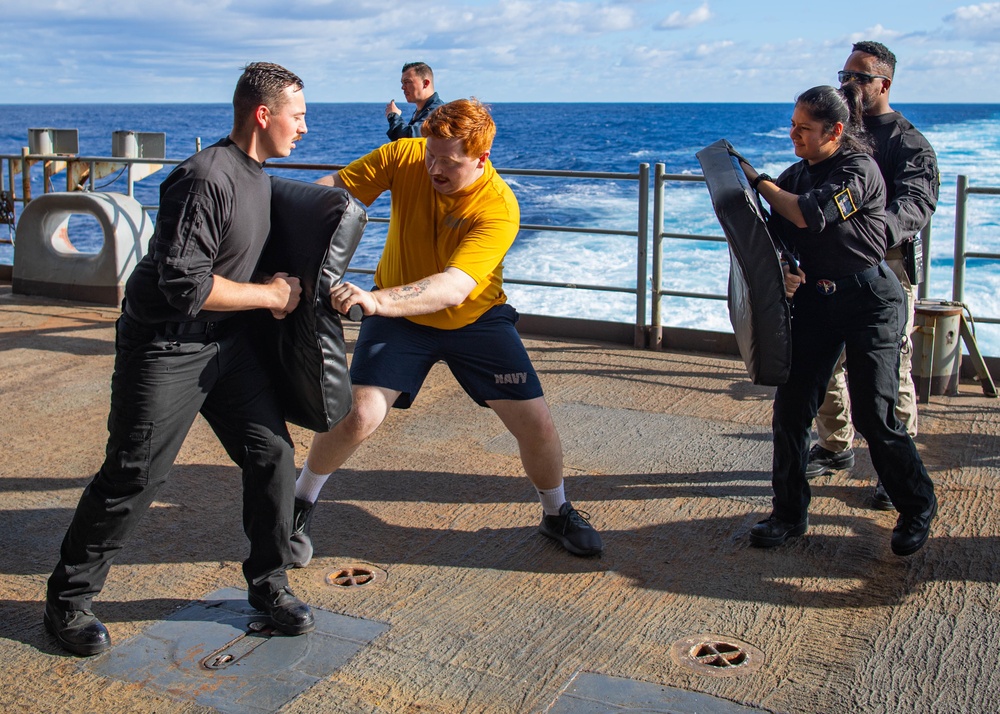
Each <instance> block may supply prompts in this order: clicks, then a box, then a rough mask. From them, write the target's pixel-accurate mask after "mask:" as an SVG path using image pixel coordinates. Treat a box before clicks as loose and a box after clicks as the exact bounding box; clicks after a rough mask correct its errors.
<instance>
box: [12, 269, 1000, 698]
mask: <svg viewBox="0 0 1000 714" xmlns="http://www.w3.org/2000/svg"><path fill="white" fill-rule="evenodd" d="M115 316H116V311H115V310H113V309H111V308H100V307H93V306H87V305H80V304H72V303H64V302H57V301H51V300H42V299H36V298H27V297H23V296H19V295H12V294H11V292H10V288H9V286H3V287H0V395H2V400H3V403H2V416H0V424H2V429H0V433H2V438H3V447H4V448H3V457H4V458H3V463H2V466H0V499H2V503H0V511H2V515H0V534H2V535H0V543H2V546H3V547H2V549H0V612H2V613H3V616H2V618H0V657H2V659H3V661H4V663H5V665H4V673H3V675H2V676H0V710H3V711H31V712H62V711H108V712H115V711H135V712H157V713H164V712H199V711H212V709H211V708H209V707H206V706H203V705H202V704H199V700H197V699H196V698H195V697H193V696H192V695H191V694H190V692H187V691H186V690H184V689H183V688H175V689H171V688H169V687H161V686H156V685H155V684H154V683H152V682H143V681H132V680H129V679H126V678H120V677H115V676H107V675H105V674H103V672H105V671H107V669H106V668H105V669H102V668H101V667H100V666H99V662H100V659H101V657H109V656H110V655H112V654H113V653H115V652H117V651H119V650H120V649H121V648H126V647H128V646H129V645H130V643H135V642H137V641H139V640H141V638H142V637H144V636H145V635H146V633H148V632H150V631H151V630H154V628H155V631H156V632H159V633H162V632H163V627H164V625H163V623H164V621H168V620H169V618H170V617H171V616H172V615H174V614H175V613H177V612H178V611H179V610H181V609H182V608H185V607H188V606H190V605H191V604H192V603H196V602H198V601H201V600H202V599H203V598H206V597H207V596H208V595H209V594H211V593H213V592H215V591H219V590H220V589H226V588H230V589H232V588H236V589H241V588H245V583H244V581H243V578H242V574H241V570H240V563H241V560H242V558H243V557H244V556H245V553H246V550H247V543H246V540H245V537H244V535H243V532H242V528H241V525H240V474H239V471H238V470H237V468H236V467H235V466H233V465H232V464H231V462H229V461H228V459H227V458H226V455H225V453H224V452H223V450H222V448H221V446H220V445H219V443H218V442H217V441H216V440H215V438H214V436H213V435H212V434H211V432H210V430H209V429H208V428H207V426H206V424H205V423H204V422H202V421H199V422H197V423H196V425H195V427H194V429H193V430H192V432H191V434H190V435H189V437H188V439H187V441H186V443H185V446H184V449H183V450H182V452H181V454H180V457H179V459H178V461H177V464H176V466H175V468H174V471H173V473H172V476H171V479H170V481H169V483H168V484H167V486H166V487H165V488H164V489H163V490H162V491H161V492H160V494H159V495H158V498H157V501H156V503H155V505H154V507H153V508H152V509H151V510H150V512H149V513H148V514H147V515H146V517H145V519H144V520H143V522H142V524H141V525H140V528H139V530H138V532H137V534H136V535H135V537H134V538H133V539H132V540H131V541H130V542H129V544H128V545H127V547H126V548H125V549H124V550H123V551H122V553H121V555H120V557H119V558H118V560H117V561H116V563H115V565H114V567H113V568H112V571H111V576H110V578H109V580H108V583H107V586H106V587H105V589H104V591H103V593H102V594H101V596H100V598H99V599H98V600H97V601H95V604H94V609H95V611H96V612H97V614H98V615H99V616H100V617H101V618H102V619H103V620H104V622H105V623H106V624H107V625H108V627H109V629H110V631H111V634H112V638H113V641H114V644H115V647H114V648H113V649H112V651H111V652H109V653H107V654H106V655H102V656H101V657H98V658H93V659H90V660H81V659H78V658H75V657H71V656H67V655H65V654H64V653H63V652H62V651H61V650H60V649H59V648H58V646H57V645H56V643H55V642H54V640H53V639H52V638H51V637H50V636H49V635H48V634H47V633H46V632H45V630H44V628H43V626H42V618H41V613H42V603H43V597H44V589H45V580H46V578H47V576H48V573H49V572H50V570H51V568H52V566H53V565H54V563H55V561H56V558H57V552H58V547H59V542H60V540H61V538H62V536H63V533H64V532H65V529H66V526H67V525H68V523H69V520H70V518H71V516H72V513H73V510H74V508H75V505H76V501H77V499H78V498H79V494H80V491H81V489H82V488H83V487H84V485H85V484H86V483H87V482H88V480H89V478H90V477H91V475H92V473H93V472H94V471H95V470H96V469H97V467H98V466H99V465H100V460H101V456H102V454H103V450H104V445H105V440H106V429H105V423H106V419H107V409H108V397H109V380H110V374H111V368H112V362H113V345H112V337H113V321H114V318H115ZM354 330H356V328H354V327H349V328H348V337H349V340H350V343H351V344H352V343H353V337H354V335H355V334H356V333H355V332H354ZM526 342H527V344H528V347H529V350H530V352H531V355H532V358H533V359H534V360H535V364H536V367H537V369H538V371H539V373H540V376H541V379H542V383H543V386H544V387H545V390H546V397H547V399H548V401H549V403H550V405H551V407H552V411H553V414H554V416H555V420H556V423H557V425H558V427H559V429H560V433H561V435H562V439H563V447H564V451H565V462H566V475H567V491H568V495H569V497H570V498H571V499H572V501H573V503H574V505H576V506H577V507H578V508H579V509H581V510H584V511H587V512H588V513H589V514H590V516H591V519H592V522H593V524H594V525H595V526H596V527H597V528H598V529H599V530H600V531H601V533H602V534H603V537H604V541H605V547H606V550H605V553H604V555H603V556H601V557H599V558H576V557H573V556H570V555H568V554H566V553H565V552H563V551H562V550H561V549H560V548H559V547H557V546H556V545H554V544H553V543H552V542H550V541H548V540H547V539H546V538H544V537H542V536H541V535H539V534H538V532H537V526H538V521H539V519H540V515H541V510H540V506H539V504H538V502H537V498H536V496H535V495H534V492H533V490H532V488H531V485H530V483H529V482H528V481H527V479H526V478H525V477H524V476H523V474H522V471H521V466H520V461H519V459H518V456H517V452H516V446H515V443H514V441H513V439H512V438H511V437H510V436H509V435H508V434H507V433H506V432H505V430H504V429H503V427H502V425H501V423H500V421H499V420H498V419H497V418H496V417H495V416H494V415H493V413H492V412H491V411H489V410H487V409H481V408H479V407H477V406H475V404H473V403H472V402H471V400H469V399H468V398H467V397H466V396H465V395H464V393H463V392H462V391H461V388H460V387H459V386H458V385H457V383H456V382H455V380H454V379H453V378H452V377H451V375H450V374H449V373H448V371H447V369H446V368H445V367H444V366H443V365H438V366H436V367H435V368H434V369H433V371H432V373H431V376H430V378H429V380H428V382H427V383H426V385H425V387H424V390H423V391H422V392H421V393H420V395H419V397H418V399H417V401H416V403H415V404H414V406H413V407H412V408H411V409H410V410H409V411H396V412H394V413H393V414H391V415H390V417H389V419H388V420H387V422H386V424H385V425H384V426H383V427H382V428H381V429H380V430H379V431H378V432H377V433H376V434H375V435H374V436H373V437H372V438H371V439H370V440H369V441H368V442H367V443H366V444H365V445H364V446H362V448H361V449H360V450H359V451H358V453H357V454H356V455H355V456H354V458H352V459H351V460H350V461H349V462H348V464H347V468H345V469H344V470H342V471H341V472H338V473H337V474H335V475H334V477H332V478H331V479H330V481H329V482H328V483H327V485H326V487H325V489H324V491H323V493H322V495H321V497H320V499H321V503H320V504H319V506H318V510H317V512H316V515H315V518H314V520H313V525H312V532H313V537H314V541H315V545H316V557H315V559H314V561H313V563H312V564H311V565H310V567H309V568H307V569H304V570H296V571H292V572H291V574H290V577H291V581H292V586H293V588H294V589H295V591H296V593H297V594H299V595H300V596H301V597H302V598H303V599H305V600H306V601H308V602H309V603H311V604H312V605H313V606H314V607H316V608H321V609H323V610H327V611H329V612H331V613H335V614H337V615H338V616H348V617H352V618H359V619H361V620H365V621H371V622H372V623H378V624H379V626H378V629H379V630H380V634H378V635H377V636H375V637H374V639H372V640H371V641H370V642H367V643H361V644H360V645H359V649H358V650H357V652H356V654H353V656H351V657H350V658H349V659H347V661H346V663H345V664H343V665H342V666H339V667H338V668H337V669H335V670H334V671H333V672H332V673H329V672H327V673H323V674H322V675H320V676H317V678H316V680H315V683H313V684H311V686H308V687H307V688H305V689H304V691H302V692H301V693H300V694H298V695H297V696H295V697H294V698H292V699H291V700H289V701H288V702H287V703H286V704H284V705H283V706H282V708H281V711H283V712H380V713H381V712H393V713H395V712H423V713H427V712H440V713H442V714H444V713H449V714H450V713H452V712H491V713H492V712H545V711H548V710H551V711H560V712H561V711H573V710H575V709H579V708H580V707H581V706H582V704H581V702H582V701H583V700H585V699H586V697H587V696H590V695H586V696H585V695H583V694H581V693H580V692H584V691H594V690H593V689H587V688H586V687H584V684H586V685H587V687H590V686H591V685H592V683H593V682H595V681H596V682H598V683H600V682H609V683H612V684H617V683H621V682H622V681H624V682H626V683H627V682H632V683H635V684H636V685H637V686H639V687H644V688H645V689H644V690H643V691H649V688H650V687H652V689H653V690H657V689H660V690H663V691H664V692H667V693H669V692H673V693H674V694H676V693H677V690H680V692H681V693H682V694H688V693H690V695H692V696H702V697H705V701H718V702H719V703H720V706H721V705H723V704H725V705H727V706H729V705H742V706H743V707H747V708H750V709H756V710H765V711H775V712H858V711H865V712H896V711H912V712H962V711H991V710H994V709H995V703H996V702H997V701H1000V674H998V671H997V667H996V656H995V654H996V642H997V641H998V639H1000V599H998V597H997V583H998V582H1000V508H998V503H997V501H998V487H997V484H998V476H1000V444H998V436H1000V403H998V401H997V400H995V399H987V398H985V397H983V395H982V390H981V389H980V388H979V387H978V385H976V384H975V383H971V382H970V383H967V384H963V385H962V387H961V392H960V394H959V395H958V396H954V397H942V396H935V397H932V399H931V401H930V403H928V404H923V405H921V407H920V435H919V437H918V439H917V443H918V446H919V449H920V452H921V454H922V456H923V458H924V460H925V462H926V464H927V466H928V469H929V471H930V472H931V475H932V478H933V479H934V482H935V484H936V487H937V490H938V497H939V500H940V504H941V506H940V511H939V515H938V518H937V520H936V521H935V523H934V525H933V528H932V531H931V539H930V540H929V542H928V544H927V546H926V547H925V548H924V549H923V550H921V551H919V552H918V553H917V554H915V555H913V556H911V557H909V558H898V557H895V556H893V555H892V553H891V552H890V550H889V535H890V532H891V529H892V526H893V524H894V522H895V514H894V513H884V512H879V511H874V510H871V509H870V508H869V506H868V497H869V494H870V491H871V488H872V486H873V481H874V476H873V471H872V468H871V463H870V460H869V459H868V454H867V449H866V448H864V446H863V444H862V445H860V447H859V449H858V463H857V465H856V466H855V468H854V469H853V470H852V471H851V472H850V473H848V472H837V473H834V474H831V475H827V476H822V477H819V478H816V479H814V480H813V481H812V486H813V502H812V507H811V511H810V523H811V527H810V530H809V532H808V534H807V535H806V536H805V537H803V538H800V539H796V540H795V541H794V542H791V543H789V544H786V545H785V546H782V547H779V548H775V549H771V550H760V549H755V548H752V547H750V546H749V543H748V537H747V534H748V531H749V528H750V527H751V526H752V525H753V524H754V523H755V522H756V521H757V520H759V519H760V518H761V517H763V516H764V515H766V514H767V512H768V511H769V505H770V494H771V489H770V458H771V445H770V427H769V424H770V412H771V396H772V390H770V389H768V388H762V387H755V386H753V385H752V384H750V382H749V380H748V378H747V376H746V372H745V370H744V368H743V365H742V363H741V362H740V361H738V360H734V359H730V358H727V357H719V356H706V355H696V354H690V353H688V354H684V353H674V352H653V351H642V350H635V349H631V348H625V347H621V346H615V345H599V344H588V343H583V342H573V341H552V340H543V339H536V338H532V337H529V338H527V339H526ZM350 346H351V345H350V344H349V347H350ZM293 438H294V440H295V442H296V449H297V462H298V463H299V464H301V463H302V461H303V459H304V458H305V454H306V451H307V448H308V444H309V439H310V434H309V433H308V432H305V431H303V430H301V429H297V428H293ZM351 565H360V566H361V567H362V568H368V569H370V570H371V572H373V573H375V574H376V575H378V577H377V578H376V579H375V580H374V581H373V582H372V583H371V584H369V585H364V586H360V587H340V586H337V585H331V584H329V583H328V582H327V576H328V575H330V574H336V573H338V572H340V571H341V570H343V569H344V568H345V567H347V566H351ZM168 640H169V636H168ZM700 641H714V642H721V643H725V642H730V643H732V642H735V643H737V644H742V645H746V648H747V649H746V651H747V652H748V653H749V655H748V656H749V659H748V661H747V664H746V665H744V666H740V667H736V668H725V669H723V668H718V667H704V666H699V665H698V664H697V663H696V662H693V661H690V660H689V659H687V658H685V657H683V656H681V655H682V654H683V653H684V652H686V651H689V650H690V648H689V647H688V649H687V650H686V649H685V646H686V645H685V643H690V642H700ZM122 651H124V650H122ZM678 653H681V654H678ZM163 666H164V667H171V666H173V663H171V662H164V664H163ZM279 669H280V668H279ZM592 675H599V676H600V677H603V678H598V679H596V680H595V679H594V678H593V676H592ZM205 676H206V680H205V686H215V684H216V682H213V680H211V679H208V678H207V677H208V676H209V675H205ZM276 676H280V672H279V673H278V675H276ZM218 686H222V684H221V680H219V684H218ZM608 686H609V687H610V685H608ZM596 691H602V690H601V687H600V686H599V687H597V690H596ZM664 696H665V699H664V701H666V700H667V699H666V694H665V695H664ZM594 706H595V708H594V709H593V711H608V710H610V705H607V706H604V705H601V704H600V703H599V702H598V703H597V704H595V705H594ZM654 706H656V705H655V703H649V702H647V703H646V704H636V705H635V707H636V708H634V709H633V711H638V710H640V708H641V707H645V708H642V709H641V710H642V711H661V709H656V708H653V707H654ZM691 706H693V705H691ZM581 710H582V709H581ZM693 710H694V709H692V711H693ZM699 710H706V711H716V709H708V708H705V709H699ZM729 710H730V709H728V708H719V709H717V711H729ZM734 710H735V709H734ZM588 711H590V710H589V709H588ZM662 711H668V709H666V708H664V709H662ZM670 711H674V710H670Z"/></svg>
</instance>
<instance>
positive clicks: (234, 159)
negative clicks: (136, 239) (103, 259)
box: [125, 137, 271, 323]
mask: <svg viewBox="0 0 1000 714" xmlns="http://www.w3.org/2000/svg"><path fill="white" fill-rule="evenodd" d="M270 229H271V179H270V177H269V176H268V175H267V174H266V173H264V170H263V166H262V164H261V163H260V162H258V161H255V160H254V159H252V158H250V156H248V155H247V154H246V153H245V152H244V151H243V150H242V149H240V148H239V147H238V146H236V144H234V143H233V142H232V141H231V140H230V139H229V138H228V137H227V138H225V139H223V140H221V141H219V142H217V143H215V144H213V145H212V146H209V147H207V148H206V149H204V150H202V151H200V152H199V153H197V154H195V155H194V156H192V157H190V158H189V159H187V160H185V161H184V162H182V163H181V164H179V165H178V166H177V167H176V168H175V169H174V170H173V171H171V172H170V175H169V176H168V177H167V178H166V179H165V180H164V181H163V183H162V184H161V185H160V208H159V211H158V212H157V216H156V228H155V230H154V232H153V237H152V239H151V240H150V242H149V250H148V252H147V253H146V255H145V256H144V257H143V259H142V260H140V261H139V264H138V265H136V267H135V270H133V271H132V275H131V276H130V277H129V279H128V282H127V283H126V284H125V303H126V306H127V310H128V312H129V315H130V316H132V317H134V318H136V319H138V320H141V321H143V322H147V323H158V322H184V321H188V320H192V319H198V320H221V319H225V318H227V317H231V316H232V315H233V314H234V313H232V312H209V311H204V310H202V309H201V308H202V306H203V305H204V304H205V300H206V299H208V295H209V293H210V292H211V291H212V285H213V278H214V276H216V275H219V276H221V277H223V278H226V279H228V280H232V281H234V282H238V283H245V282H249V281H250V279H251V278H252V277H253V274H254V271H255V269H256V267H257V261H258V259H259V258H260V254H261V251H262V250H263V248H264V244H265V242H266V241H267V235H268V233H269V232H270Z"/></svg>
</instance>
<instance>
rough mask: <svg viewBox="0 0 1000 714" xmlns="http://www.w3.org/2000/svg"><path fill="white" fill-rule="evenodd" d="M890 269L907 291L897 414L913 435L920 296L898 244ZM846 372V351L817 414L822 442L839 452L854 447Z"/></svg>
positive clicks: (889, 255) (890, 255) (889, 261)
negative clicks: (916, 312) (915, 317)
mask: <svg viewBox="0 0 1000 714" xmlns="http://www.w3.org/2000/svg"><path fill="white" fill-rule="evenodd" d="M885 262H886V264H887V265H888V266H889V269H890V270H892V272H893V273H895V274H896V277H897V278H899V282H900V283H902V285H903V291H904V292H905V293H906V301H907V306H906V331H905V333H904V335H905V336H904V338H903V347H902V349H901V350H900V353H899V396H898V397H897V399H896V418H897V419H899V421H901V422H902V423H903V426H905V427H906V432H907V433H908V434H909V435H910V436H911V437H915V436H916V435H917V394H916V389H915V388H914V386H913V375H912V374H911V373H910V359H911V357H912V356H913V341H912V340H911V338H910V336H911V335H912V334H913V310H914V306H915V304H916V299H917V290H916V288H915V287H914V286H913V285H911V284H910V279H909V278H908V277H907V275H906V270H905V269H904V267H903V255H902V253H901V252H900V250H899V249H898V248H893V249H890V250H889V252H887V253H886V255H885ZM847 379H849V377H848V376H847V374H846V372H845V371H844V355H843V354H841V355H840V359H839V360H838V361H837V366H836V367H834V370H833V376H832V377H831V378H830V384H828V385H827V389H826V397H825V399H824V400H823V403H822V404H821V405H820V407H819V412H818V413H817V414H816V432H817V433H818V434H819V445H820V446H822V447H823V448H824V449H826V450H828V451H832V452H833V453H835V454H839V453H840V452H842V451H846V450H847V449H849V448H851V445H852V444H853V443H854V425H853V424H851V398H850V397H849V396H848V394H847Z"/></svg>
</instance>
